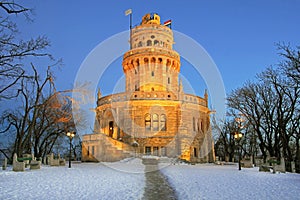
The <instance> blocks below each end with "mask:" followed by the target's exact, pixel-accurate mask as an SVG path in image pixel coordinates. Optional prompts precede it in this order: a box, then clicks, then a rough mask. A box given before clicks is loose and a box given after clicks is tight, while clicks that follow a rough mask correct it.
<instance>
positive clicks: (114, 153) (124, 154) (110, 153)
mask: <svg viewBox="0 0 300 200" xmlns="http://www.w3.org/2000/svg"><path fill="white" fill-rule="evenodd" d="M101 148H102V152H101V154H100V155H99V158H98V160H99V161H101V162H116V161H119V160H123V159H125V158H129V157H132V156H134V149H133V147H132V146H130V145H129V144H126V143H124V142H122V141H118V140H115V139H113V138H111V137H108V136H106V135H105V134H101Z"/></svg>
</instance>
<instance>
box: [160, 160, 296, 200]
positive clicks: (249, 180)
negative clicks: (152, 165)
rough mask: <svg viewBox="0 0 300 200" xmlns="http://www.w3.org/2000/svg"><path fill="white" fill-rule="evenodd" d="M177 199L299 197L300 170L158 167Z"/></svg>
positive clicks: (232, 167) (206, 165) (193, 166)
mask: <svg viewBox="0 0 300 200" xmlns="http://www.w3.org/2000/svg"><path fill="white" fill-rule="evenodd" d="M161 171H162V173H163V174H164V175H165V176H166V177H167V179H168V181H169V182H170V183H171V186H172V187H173V188H175V191H176V193H177V196H178V197H179V199H299V198H300V197H299V192H300V174H292V173H280V174H272V173H269V172H268V173H267V172H259V171H258V168H257V167H256V168H242V170H241V171H238V169H237V166H236V165H224V166H218V165H211V164H201V165H182V164H181V165H169V166H166V167H164V168H161Z"/></svg>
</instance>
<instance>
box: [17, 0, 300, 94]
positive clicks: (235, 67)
mask: <svg viewBox="0 0 300 200" xmlns="http://www.w3.org/2000/svg"><path fill="white" fill-rule="evenodd" d="M22 3H23V2H22ZM24 5H25V6H27V7H31V8H33V9H34V13H35V15H34V22H27V21H25V20H22V17H18V18H19V19H20V23H19V29H20V32H21V34H22V37H24V38H30V37H35V36H38V35H46V36H47V37H48V38H49V39H50V40H51V43H52V46H51V49H50V52H51V53H52V54H53V55H54V56H55V57H56V58H62V59H63V62H64V66H63V68H62V69H61V71H58V73H57V74H56V78H57V79H56V80H57V88H58V89H60V90H62V89H68V88H71V87H72V85H73V82H74V79H75V76H76V73H77V71H78V69H79V68H80V66H81V64H82V62H83V61H84V59H85V58H86V57H87V55H88V54H89V53H90V52H91V51H92V50H93V49H94V48H95V47H96V46H97V45H98V44H100V43H101V42H103V41H105V40H107V39H108V38H109V37H111V36H113V35H115V34H117V33H120V32H123V31H126V30H128V29H129V17H128V16H127V17H126V16H125V15H124V12H125V10H127V9H129V8H131V9H132V11H133V25H137V24H139V23H140V22H141V18H142V16H143V15H144V14H146V13H149V12H155V13H158V14H159V15H160V17H161V22H162V23H163V22H164V21H167V20H169V19H171V20H172V29H173V30H176V31H179V32H181V33H184V34H186V35H187V36H189V37H190V38H192V39H193V40H195V41H196V42H197V43H199V44H200V45H202V47H203V48H204V49H205V50H206V51H207V53H208V54H209V55H210V56H211V58H212V59H213V61H214V62H215V64H216V66H217V68H218V70H219V71H220V74H221V76H222V79H223V81H224V86H225V89H226V94H228V93H230V91H231V90H232V89H235V88H237V87H239V86H242V84H243V83H244V82H245V81H246V80H251V79H254V77H255V75H256V74H257V73H259V72H261V71H262V70H264V69H265V68H266V67H268V66H270V65H274V64H277V63H278V62H279V60H280V58H279V56H278V51H277V50H276V46H275V44H276V43H278V42H285V43H290V44H291V46H292V47H295V46H297V45H299V41H300V34H299V33H300V27H299V22H300V14H299V10H300V1H298V0H251V1H250V0H249V1H238V0H226V1H224V0H211V1H207V0H206V1H203V0H192V1H177V0H173V1H169V0H164V1H150V0H148V1H145V0H121V1H96V0H93V1H83V0H80V1H58V0H44V1H33V0H30V1H26V2H24ZM175 42H176V38H175ZM113 48H118V46H115V47H113ZM128 48H129V46H128ZM174 49H175V50H176V44H175V45H174ZM99 59H101V57H100V58H99ZM181 70H182V74H183V76H184V77H185V78H186V79H188V80H189V81H190V84H191V85H192V87H193V89H194V90H195V92H196V94H197V95H200V96H203V93H204V90H205V89H206V86H205V84H204V82H203V80H201V77H199V75H197V73H195V71H194V70H193V67H191V66H189V64H188V63H187V62H185V61H184V60H183V59H182V63H181ZM105 75H106V76H105V77H102V78H101V80H100V83H99V85H100V87H101V91H102V93H103V94H104V95H107V94H110V93H111V92H112V90H113V87H114V85H115V82H116V81H118V80H119V79H120V77H121V76H122V75H123V70H122V65H121V58H119V59H117V58H116V61H115V62H113V63H112V64H111V66H110V67H109V69H107V73H106V74H105ZM212 76H213V75H212Z"/></svg>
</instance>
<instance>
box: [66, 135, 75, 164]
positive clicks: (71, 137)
mask: <svg viewBox="0 0 300 200" xmlns="http://www.w3.org/2000/svg"><path fill="white" fill-rule="evenodd" d="M75 134H76V132H67V136H68V137H69V139H70V153H69V168H71V157H72V140H73V137H75Z"/></svg>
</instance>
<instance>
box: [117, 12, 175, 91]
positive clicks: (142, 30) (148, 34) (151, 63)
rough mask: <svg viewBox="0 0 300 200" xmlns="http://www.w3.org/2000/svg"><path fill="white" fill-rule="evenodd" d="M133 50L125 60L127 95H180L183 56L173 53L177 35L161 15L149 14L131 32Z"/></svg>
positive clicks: (126, 55) (127, 53)
mask: <svg viewBox="0 0 300 200" xmlns="http://www.w3.org/2000/svg"><path fill="white" fill-rule="evenodd" d="M131 42H132V49H130V50H129V51H127V52H126V53H125V54H124V57H123V63H122V65H123V71H124V73H125V76H126V91H127V92H134V91H171V92H174V93H177V91H178V90H179V88H178V74H179V71H180V56H179V54H178V53H177V52H176V51H174V50H173V43H174V39H173V32H172V30H171V29H170V28H169V27H167V26H164V25H161V24H160V17H159V15H157V14H146V15H144V16H143V18H142V22H141V24H140V25H138V26H136V27H134V28H133V29H132V30H131Z"/></svg>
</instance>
